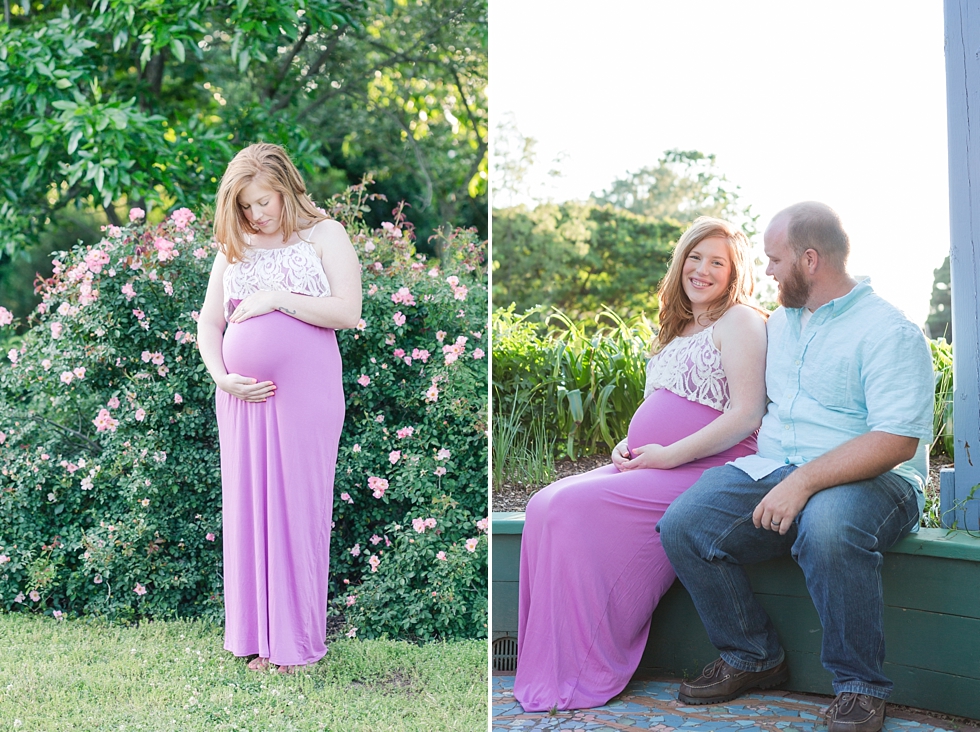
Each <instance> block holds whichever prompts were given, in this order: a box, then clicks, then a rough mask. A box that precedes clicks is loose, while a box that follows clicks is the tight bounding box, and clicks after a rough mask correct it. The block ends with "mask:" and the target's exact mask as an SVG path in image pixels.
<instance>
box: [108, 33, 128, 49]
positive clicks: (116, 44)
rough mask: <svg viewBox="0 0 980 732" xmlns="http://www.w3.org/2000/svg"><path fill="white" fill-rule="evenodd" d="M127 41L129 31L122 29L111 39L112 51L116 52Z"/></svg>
mask: <svg viewBox="0 0 980 732" xmlns="http://www.w3.org/2000/svg"><path fill="white" fill-rule="evenodd" d="M128 40H129V31H128V30H126V29H125V28H123V29H122V30H121V31H119V32H118V33H116V35H115V37H114V38H113V39H112V50H113V51H118V50H119V49H120V48H122V47H123V46H124V45H125V44H126V41H128Z"/></svg>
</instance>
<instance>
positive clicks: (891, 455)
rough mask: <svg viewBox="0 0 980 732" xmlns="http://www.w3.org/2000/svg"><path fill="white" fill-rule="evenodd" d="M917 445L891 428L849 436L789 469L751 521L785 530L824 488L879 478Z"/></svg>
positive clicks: (757, 524) (904, 459) (761, 526)
mask: <svg viewBox="0 0 980 732" xmlns="http://www.w3.org/2000/svg"><path fill="white" fill-rule="evenodd" d="M918 447H919V440H918V438H916V437H903V436H901V435H893V434H890V433H888V432H867V433H865V434H863V435H859V436H858V437H855V438H853V439H850V440H848V441H847V442H845V443H843V444H841V445H838V446H837V447H835V448H834V449H833V450H831V451H830V452H828V453H825V454H824V455H821V456H820V457H818V458H817V459H815V460H811V461H810V462H808V463H806V464H805V465H801V466H800V467H799V468H797V469H796V470H794V471H793V472H792V473H790V475H789V476H788V477H787V478H786V479H785V480H784V481H782V482H781V483H779V484H778V485H777V486H775V487H774V488H773V489H772V490H771V491H769V493H767V494H766V497H765V498H763V499H762V500H761V501H760V502H759V505H758V506H756V507H755V511H754V512H753V513H752V523H753V524H755V527H756V528H757V529H758V528H763V529H769V530H771V531H777V530H778V531H779V533H780V534H785V533H786V532H787V531H789V527H790V526H791V525H792V523H793V519H795V518H796V516H797V514H799V512H800V511H802V510H803V507H804V506H805V505H806V502H807V501H809V500H810V496H812V495H814V494H815V493H819V492H820V491H822V490H824V489H825V488H832V487H833V486H837V485H845V484H847V483H856V482H858V481H862V480H868V479H870V478H877V477H878V476H879V475H882V474H884V473H887V472H888V471H889V470H891V469H892V468H894V467H896V466H897V465H899V464H900V463H903V462H905V461H906V460H911V459H912V458H913V457H914V456H915V451H916V449H918ZM774 521H775V522H778V524H779V527H778V529H777V528H776V527H775V526H773V525H772V522H774Z"/></svg>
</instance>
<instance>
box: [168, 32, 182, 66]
mask: <svg viewBox="0 0 980 732" xmlns="http://www.w3.org/2000/svg"><path fill="white" fill-rule="evenodd" d="M170 50H171V51H172V52H173V54H174V57H175V58H176V59H177V60H178V61H179V62H180V63H184V44H183V43H181V41H180V39H179V38H172V39H171V40H170Z"/></svg>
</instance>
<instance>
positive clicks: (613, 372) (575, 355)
mask: <svg viewBox="0 0 980 732" xmlns="http://www.w3.org/2000/svg"><path fill="white" fill-rule="evenodd" d="M536 312H537V310H532V311H528V312H525V313H524V314H523V315H516V314H515V313H514V308H513V307H510V308H502V309H497V310H495V311H494V313H493V318H492V326H493V344H494V345H493V399H494V402H493V403H494V410H495V412H494V420H495V424H499V425H502V426H507V427H510V424H509V423H510V422H512V421H513V415H514V412H515V409H514V405H517V404H519V405H521V407H520V413H521V416H520V420H521V423H522V425H523V427H524V430H525V431H530V427H531V425H532V424H536V423H539V422H543V423H544V425H545V430H544V431H545V432H546V433H547V435H549V436H550V437H552V438H554V439H555V444H556V445H557V446H559V448H560V449H561V450H562V452H563V453H564V454H566V455H568V456H569V457H571V458H572V459H575V458H576V457H578V456H580V455H589V454H594V453H596V452H604V451H607V450H611V449H612V447H613V446H614V445H615V444H616V443H617V442H618V441H619V440H621V439H622V438H623V437H624V436H625V435H626V429H627V428H628V427H629V422H630V419H631V418H632V416H633V412H634V411H636V408H637V407H638V406H639V405H640V402H641V401H643V387H644V381H645V367H646V360H647V356H648V354H649V350H650V343H651V341H652V338H653V332H652V329H651V325H650V322H649V321H648V320H647V319H646V317H645V316H643V315H638V316H635V317H633V318H631V319H629V320H623V319H622V318H620V317H619V316H618V315H616V314H615V313H614V312H613V311H612V310H610V309H609V308H604V309H603V310H602V312H601V313H600V314H599V315H597V316H595V317H594V318H588V319H583V320H581V321H578V322H576V321H573V320H572V319H571V318H569V317H568V316H567V315H565V314H564V313H562V312H561V311H558V310H552V311H551V313H550V314H549V315H548V317H547V318H546V323H545V324H538V323H535V322H534V321H533V319H532V318H531V317H530V316H531V315H533V314H535V313H536ZM495 436H496V435H495ZM495 445H496V443H495ZM497 459H498V458H497V456H496V455H495V460H497ZM500 459H504V456H502V455H501V456H500ZM495 471H497V472H496V473H495V474H498V473H499V472H500V471H499V470H498V465H497V464H495Z"/></svg>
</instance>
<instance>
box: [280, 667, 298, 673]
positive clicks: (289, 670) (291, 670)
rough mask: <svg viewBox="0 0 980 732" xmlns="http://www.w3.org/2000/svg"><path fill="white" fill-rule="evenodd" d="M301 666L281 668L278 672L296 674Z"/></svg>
mask: <svg viewBox="0 0 980 732" xmlns="http://www.w3.org/2000/svg"><path fill="white" fill-rule="evenodd" d="M298 668H301V667H300V666H280V667H279V668H278V669H276V671H277V672H278V673H281V674H294V673H296V669H298Z"/></svg>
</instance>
